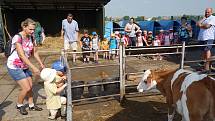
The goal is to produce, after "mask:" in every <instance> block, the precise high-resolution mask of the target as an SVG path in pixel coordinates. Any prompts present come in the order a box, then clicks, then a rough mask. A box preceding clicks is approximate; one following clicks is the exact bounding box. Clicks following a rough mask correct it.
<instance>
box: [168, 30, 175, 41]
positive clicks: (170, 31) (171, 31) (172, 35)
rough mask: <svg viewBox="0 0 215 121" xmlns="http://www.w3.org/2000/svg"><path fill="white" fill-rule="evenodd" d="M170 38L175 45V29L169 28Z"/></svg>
mask: <svg viewBox="0 0 215 121" xmlns="http://www.w3.org/2000/svg"><path fill="white" fill-rule="evenodd" d="M169 39H170V44H171V45H174V44H175V40H174V34H173V29H172V28H171V29H169Z"/></svg>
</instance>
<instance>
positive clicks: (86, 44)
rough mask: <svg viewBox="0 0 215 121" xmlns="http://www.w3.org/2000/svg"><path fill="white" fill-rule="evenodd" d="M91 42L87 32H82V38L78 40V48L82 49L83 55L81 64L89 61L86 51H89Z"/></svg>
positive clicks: (88, 54)
mask: <svg viewBox="0 0 215 121" xmlns="http://www.w3.org/2000/svg"><path fill="white" fill-rule="evenodd" d="M91 45H92V40H91V38H90V36H89V34H88V30H84V36H83V37H82V38H81V40H80V46H81V48H82V51H83V52H84V53H83V62H84V63H89V61H90V53H89V52H87V51H90V50H91Z"/></svg>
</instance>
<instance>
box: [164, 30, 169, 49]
mask: <svg viewBox="0 0 215 121" xmlns="http://www.w3.org/2000/svg"><path fill="white" fill-rule="evenodd" d="M164 45H165V46H170V36H169V32H168V31H165V32H164Z"/></svg>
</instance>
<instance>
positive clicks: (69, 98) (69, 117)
mask: <svg viewBox="0 0 215 121" xmlns="http://www.w3.org/2000/svg"><path fill="white" fill-rule="evenodd" d="M61 56H62V57H63V59H64V63H65V65H66V67H67V106H66V114H67V115H66V121H72V91H71V90H72V89H71V87H72V86H71V82H72V79H71V70H70V68H69V64H68V61H67V55H66V54H65V50H64V49H62V50H61Z"/></svg>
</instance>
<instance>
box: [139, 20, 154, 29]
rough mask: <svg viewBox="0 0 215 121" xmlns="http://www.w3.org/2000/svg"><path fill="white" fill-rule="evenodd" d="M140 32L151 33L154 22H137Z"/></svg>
mask: <svg viewBox="0 0 215 121" xmlns="http://www.w3.org/2000/svg"><path fill="white" fill-rule="evenodd" d="M138 24H139V26H140V29H141V30H147V31H153V30H154V21H139V22H138Z"/></svg>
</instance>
